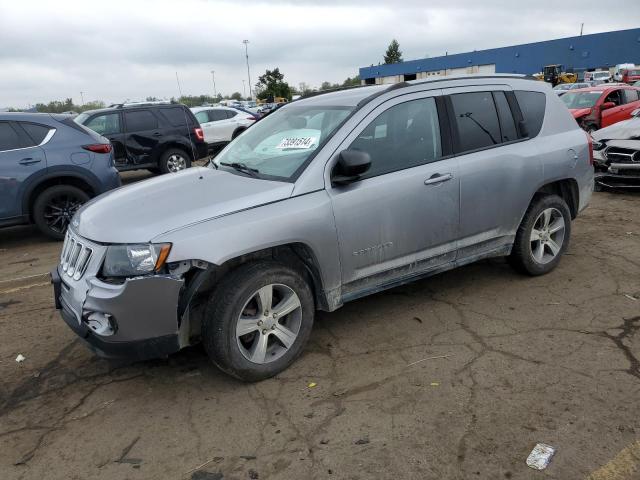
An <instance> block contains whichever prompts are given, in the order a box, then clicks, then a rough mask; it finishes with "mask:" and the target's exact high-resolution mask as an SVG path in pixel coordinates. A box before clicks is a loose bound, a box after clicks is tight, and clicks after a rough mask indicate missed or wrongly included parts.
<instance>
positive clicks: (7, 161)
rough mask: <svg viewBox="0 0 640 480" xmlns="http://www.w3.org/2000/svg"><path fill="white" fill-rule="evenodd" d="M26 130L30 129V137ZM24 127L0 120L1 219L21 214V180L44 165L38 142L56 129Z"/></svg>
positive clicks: (34, 125) (36, 126) (43, 167)
mask: <svg viewBox="0 0 640 480" xmlns="http://www.w3.org/2000/svg"><path fill="white" fill-rule="evenodd" d="M43 129H44V132H43ZM27 130H29V131H31V132H33V137H32V136H31V135H30V134H28V133H27ZM27 130H25V129H23V128H22V127H21V126H20V125H19V124H18V123H17V122H8V121H0V220H4V219H7V218H12V217H17V216H20V215H22V214H23V213H24V212H22V198H21V195H20V192H21V186H22V183H23V182H24V181H25V180H27V179H28V178H29V177H30V176H31V175H33V174H35V173H37V172H39V171H41V170H43V169H45V168H47V162H46V157H45V154H44V150H43V149H42V148H40V147H39V146H38V145H39V144H41V143H43V142H44V141H45V140H46V139H47V137H48V138H50V135H52V134H53V132H52V133H51V134H49V131H50V130H53V131H54V132H55V129H51V128H49V127H45V126H42V125H38V124H29V125H28V126H27ZM41 133H42V136H41ZM36 134H37V137H36ZM34 138H35V140H34ZM37 140H39V141H37Z"/></svg>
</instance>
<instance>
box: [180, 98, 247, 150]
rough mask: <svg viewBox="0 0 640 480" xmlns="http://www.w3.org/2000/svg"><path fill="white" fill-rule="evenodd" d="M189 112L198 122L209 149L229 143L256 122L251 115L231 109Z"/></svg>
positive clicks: (203, 108) (198, 109) (217, 108)
mask: <svg viewBox="0 0 640 480" xmlns="http://www.w3.org/2000/svg"><path fill="white" fill-rule="evenodd" d="M191 111H192V112H193V113H194V115H195V116H196V118H197V119H198V122H200V126H201V127H202V131H203V132H204V140H205V142H207V143H208V144H209V147H215V146H217V145H221V144H225V143H228V142H230V141H231V140H233V139H234V138H236V137H237V136H238V135H240V134H241V133H242V132H243V131H245V130H246V129H247V128H249V127H250V126H251V125H253V123H254V122H255V121H256V120H257V119H256V117H255V116H253V115H252V114H251V113H247V112H243V111H242V110H238V109H236V108H231V107H195V108H192V109H191Z"/></svg>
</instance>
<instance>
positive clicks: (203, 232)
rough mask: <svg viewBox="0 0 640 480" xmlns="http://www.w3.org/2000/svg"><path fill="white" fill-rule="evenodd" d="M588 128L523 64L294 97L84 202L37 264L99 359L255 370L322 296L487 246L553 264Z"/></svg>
mask: <svg viewBox="0 0 640 480" xmlns="http://www.w3.org/2000/svg"><path fill="white" fill-rule="evenodd" d="M590 141H591V139H590V137H589V136H588V135H586V134H585V132H583V131H582V130H581V129H580V128H579V127H578V125H577V124H576V122H575V121H574V120H573V118H572V116H571V114H570V113H569V111H568V110H567V109H566V108H565V107H564V105H563V104H562V102H561V101H560V100H559V99H558V97H557V95H556V94H555V93H554V92H553V90H551V88H550V87H549V86H548V85H546V84H544V83H542V82H538V81H534V80H530V79H527V78H525V77H524V76H518V75H495V76H486V77H484V76H470V77H459V78H456V77H446V78H443V79H437V80H416V81H410V82H404V83H399V84H396V85H392V86H389V85H375V86H363V87H359V88H353V89H346V90H342V91H335V92H327V93H323V94H319V95H315V96H312V97H309V98H302V99H300V100H296V101H294V102H291V103H289V104H286V105H284V106H282V107H281V108H279V109H277V110H276V111H274V112H273V113H271V114H270V115H269V116H267V117H266V118H264V119H262V120H261V121H260V122H257V123H256V124H255V125H254V126H252V127H251V128H250V129H248V130H247V131H245V132H244V133H243V134H242V135H240V136H239V137H238V138H236V139H235V140H234V141H233V142H231V143H230V144H229V145H228V146H227V147H226V148H225V149H224V150H222V152H220V154H219V155H218V156H217V157H216V158H215V160H213V161H211V162H210V163H209V164H208V165H207V166H206V167H197V168H189V169H185V170H184V171H181V172H178V173H176V174H174V175H167V176H162V177H157V178H153V179H149V180H146V181H144V182H140V183H136V184H132V185H128V186H126V187H124V188H122V189H119V190H116V191H115V192H113V193H110V194H107V195H103V196H102V197H100V198H99V199H96V200H94V201H92V202H89V203H88V204H86V205H85V206H83V207H82V209H80V210H79V211H78V212H77V213H76V215H75V216H74V218H73V220H72V222H71V226H70V228H69V230H68V234H67V238H66V240H65V243H64V246H63V248H62V253H61V257H60V263H59V265H58V266H57V267H56V268H55V269H54V270H53V271H52V272H51V275H52V280H53V288H54V298H55V301H56V307H57V308H58V309H59V311H60V313H61V316H62V318H63V319H64V321H65V322H66V323H67V325H68V326H69V327H70V328H71V329H72V330H73V331H75V332H76V333H77V334H78V335H79V336H80V337H81V338H82V339H83V340H84V341H85V342H86V343H87V344H88V345H89V346H90V348H92V349H93V350H94V351H95V352H96V353H97V354H99V355H100V356H103V357H111V358H131V359H146V358H152V357H166V356H167V355H170V354H172V353H174V352H177V351H178V350H180V349H182V348H184V347H187V346H189V345H193V344H195V343H198V342H202V344H203V345H204V348H205V350H206V352H207V354H208V355H209V357H210V358H211V360H212V362H213V363H214V364H215V365H217V366H218V367H220V368H221V369H222V370H223V371H225V372H227V373H229V374H231V375H233V376H235V377H237V378H240V379H242V380H246V381H257V380H261V379H265V378H268V377H271V376H273V375H276V374H278V373H279V372H282V371H283V370H284V369H285V368H287V367H288V366H289V365H291V364H292V363H293V362H294V361H295V360H296V358H298V357H299V355H300V354H301V353H302V351H303V350H304V347H305V345H306V343H307V341H308V340H309V338H310V337H311V336H312V328H313V323H314V317H315V314H316V311H318V310H321V311H326V312H332V311H334V310H336V309H338V308H340V307H341V306H342V305H343V304H345V303H347V302H350V301H353V300H355V299H358V298H362V297H364V296H367V295H371V294H374V293H376V292H379V291H381V290H384V289H388V288H391V287H394V286H398V285H403V284H405V283H408V282H412V281H415V280H417V279H420V278H424V277H427V276H430V275H434V274H436V273H438V272H442V271H445V270H450V269H452V268H456V267H459V266H462V265H466V264H469V263H471V262H475V261H478V260H481V259H485V258H491V257H499V256H505V257H507V258H508V260H509V263H510V264H511V265H512V266H513V267H514V268H516V269H517V270H518V271H520V272H523V273H525V274H528V275H542V274H545V273H548V272H550V271H551V270H553V269H554V268H555V267H556V266H557V265H558V264H559V262H560V260H561V258H562V256H563V253H564V252H565V250H566V249H567V246H568V244H569V240H570V236H571V223H572V220H573V219H574V218H576V216H577V215H578V214H579V213H580V212H581V211H582V210H583V209H584V208H585V207H586V206H587V204H588V203H589V199H590V198H591V194H592V191H593V159H592V156H591V152H592V151H591V148H590ZM360 308H361V309H362V310H363V313H364V312H365V311H366V309H367V308H368V307H367V304H366V303H363V304H361V306H360ZM393 321H394V319H393V318H389V328H393Z"/></svg>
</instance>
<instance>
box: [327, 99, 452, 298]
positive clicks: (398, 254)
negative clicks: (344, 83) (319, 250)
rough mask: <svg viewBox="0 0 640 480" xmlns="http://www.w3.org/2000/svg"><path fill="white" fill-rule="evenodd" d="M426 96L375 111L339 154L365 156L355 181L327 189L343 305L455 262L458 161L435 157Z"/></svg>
mask: <svg viewBox="0 0 640 480" xmlns="http://www.w3.org/2000/svg"><path fill="white" fill-rule="evenodd" d="M428 95H435V94H434V93H433V91H432V92H429V93H419V94H411V95H406V96H403V97H402V99H399V98H395V99H393V100H390V101H388V102H385V103H384V104H382V105H380V106H378V107H377V108H376V109H375V110H374V111H372V112H371V114H370V115H369V116H368V117H367V119H365V120H364V121H363V122H362V123H361V124H360V125H359V126H358V127H357V128H356V129H355V130H354V131H353V132H352V133H351V134H350V135H349V136H348V137H347V138H346V139H345V141H344V142H343V143H342V145H341V147H340V149H339V150H345V149H355V150H362V151H366V152H368V153H369V155H370V157H371V168H370V169H369V171H367V172H366V173H365V174H364V175H362V177H361V179H360V180H359V181H357V182H355V183H352V184H350V185H347V186H329V188H328V192H329V195H330V197H331V200H332V206H333V212H334V217H335V222H336V227H337V235H338V241H339V245H340V257H341V265H342V283H343V299H345V300H348V299H349V296H350V295H353V296H358V295H360V294H363V293H366V292H367V291H371V290H374V289H376V288H379V287H381V286H384V285H386V284H391V283H393V282H395V281H398V280H399V279H403V278H410V277H411V276H416V275H419V274H421V273H424V272H426V271H427V270H429V269H432V268H435V267H437V266H438V265H442V264H444V263H447V262H450V261H453V260H454V259H455V257H456V238H457V234H458V223H459V201H460V198H459V195H460V190H459V179H458V167H457V165H458V162H457V159H455V158H453V157H451V156H445V155H446V153H447V152H446V151H445V152H443V147H442V140H441V134H440V124H439V120H438V109H437V107H436V101H435V97H433V96H428ZM445 150H446V149H445ZM331 165H332V164H330V167H331Z"/></svg>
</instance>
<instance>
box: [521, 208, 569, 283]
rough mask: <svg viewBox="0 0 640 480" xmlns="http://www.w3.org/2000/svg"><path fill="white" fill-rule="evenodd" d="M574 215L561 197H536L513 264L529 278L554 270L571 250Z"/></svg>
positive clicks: (524, 219)
mask: <svg viewBox="0 0 640 480" xmlns="http://www.w3.org/2000/svg"><path fill="white" fill-rule="evenodd" d="M570 236H571V212H570V211H569V207H568V206H567V203H566V202H565V201H564V200H563V199H562V198H560V197H559V196H557V195H545V196H537V197H534V200H533V201H532V202H531V205H530V206H529V209H528V210H527V212H526V213H525V215H524V218H523V219H522V223H521V224H520V227H518V232H517V233H516V239H515V242H514V244H513V249H512V251H511V255H510V256H509V263H511V265H512V266H513V267H514V268H515V269H516V270H518V271H520V272H522V273H526V274H528V275H543V274H545V273H548V272H550V271H551V270H553V269H554V268H555V267H556V266H557V265H558V263H560V258H561V257H562V255H563V254H564V252H565V251H566V250H567V247H568V246H569V238H570Z"/></svg>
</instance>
